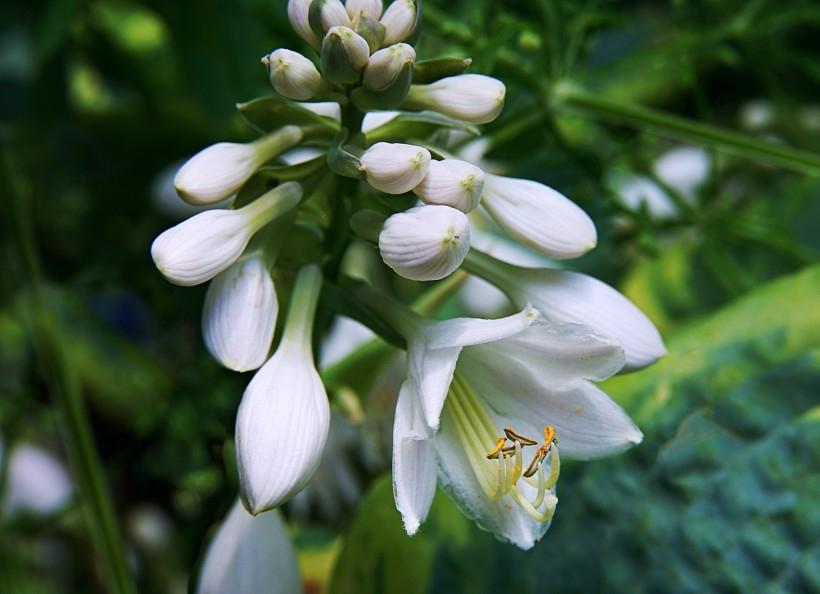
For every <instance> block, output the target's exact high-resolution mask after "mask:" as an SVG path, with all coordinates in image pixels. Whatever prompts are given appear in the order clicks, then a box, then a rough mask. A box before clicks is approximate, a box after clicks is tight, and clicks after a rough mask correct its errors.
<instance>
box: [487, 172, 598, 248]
mask: <svg viewBox="0 0 820 594" xmlns="http://www.w3.org/2000/svg"><path fill="white" fill-rule="evenodd" d="M481 204H482V205H483V206H484V208H486V209H487V212H489V213H490V215H491V216H492V217H493V219H494V220H495V222H496V223H498V226H499V227H501V228H502V229H503V230H504V231H506V232H507V233H508V234H509V235H511V236H512V237H514V238H515V239H517V240H518V241H520V242H522V243H524V244H526V245H529V246H530V247H532V248H534V249H536V250H538V251H539V252H541V253H542V254H544V255H546V256H550V257H551V258H558V259H565V258H575V257H578V256H581V255H583V254H585V253H586V252H588V251H589V250H591V249H592V248H594V247H595V244H596V243H597V241H598V235H597V233H596V231H595V224H594V223H593V222H592V220H591V219H590V218H589V216H587V214H586V213H585V212H584V211H583V210H581V209H580V208H579V207H578V206H577V205H576V204H575V203H574V202H572V201H571V200H569V199H568V198H566V197H565V196H563V195H562V194H560V193H558V192H556V191H555V190H553V189H552V188H549V187H547V186H545V185H544V184H539V183H538V182H534V181H531V180H527V179H514V178H511V177H501V176H498V175H487V176H486V178H485V182H484V194H483V196H482V199H481Z"/></svg>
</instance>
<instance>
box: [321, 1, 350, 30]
mask: <svg viewBox="0 0 820 594" xmlns="http://www.w3.org/2000/svg"><path fill="white" fill-rule="evenodd" d="M321 1H322V28H323V29H324V30H325V31H327V30H328V29H330V28H332V27H336V26H337V25H340V26H342V27H348V28H351V29H352V28H353V22H352V21H351V20H350V17H349V16H348V14H347V11H346V10H345V7H344V4H342V2H341V0H321Z"/></svg>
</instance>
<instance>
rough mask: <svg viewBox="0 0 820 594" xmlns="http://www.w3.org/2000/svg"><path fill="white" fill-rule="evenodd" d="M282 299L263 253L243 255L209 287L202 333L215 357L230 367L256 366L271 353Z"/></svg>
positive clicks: (253, 367)
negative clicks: (274, 284) (277, 295)
mask: <svg viewBox="0 0 820 594" xmlns="http://www.w3.org/2000/svg"><path fill="white" fill-rule="evenodd" d="M278 314H279V302H278V301H277V299H276V289H275V288H274V286H273V279H272V278H271V275H270V270H269V269H268V264H267V262H266V260H265V257H264V255H263V253H262V252H256V253H254V254H252V255H250V256H249V257H246V258H241V259H240V260H238V261H237V262H235V263H234V264H232V265H231V266H230V267H229V268H228V269H227V270H225V271H224V272H222V273H220V274H218V275H217V276H216V277H215V278H214V279H213V281H211V284H210V286H209V287H208V293H207V295H206V296H205V307H204V308H203V310H202V334H203V336H204V337H205V345H206V346H207V347H208V351H209V352H210V353H211V355H213V357H214V359H216V360H217V361H219V362H220V363H221V364H222V365H224V366H225V367H227V368H228V369H233V370H234V371H249V370H251V369H256V368H258V367H259V366H260V365H262V363H264V362H265V359H266V358H267V356H268V351H270V345H271V341H272V340H273V331H274V328H275V327H276V317H277V316H278Z"/></svg>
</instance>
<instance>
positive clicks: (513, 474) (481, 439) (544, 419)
mask: <svg viewBox="0 0 820 594" xmlns="http://www.w3.org/2000/svg"><path fill="white" fill-rule="evenodd" d="M368 301H370V302H371V304H373V305H374V306H375V307H377V308H380V309H381V311H382V312H384V313H385V314H386V315H387V316H393V319H394V321H395V320H396V318H397V317H401V318H402V319H401V320H400V321H399V322H398V324H399V326H400V328H401V331H402V332H403V333H404V335H405V336H406V338H407V342H408V346H407V380H406V381H405V383H404V385H403V386H402V389H401V392H400V394H399V400H398V402H397V405H396V417H395V422H394V429H393V444H394V445H393V481H394V494H395V498H396V505H397V507H398V509H399V511H400V512H401V514H402V518H403V521H404V526H405V529H406V530H407V532H408V533H409V534H413V533H415V532H416V531H417V530H418V527H419V525H420V524H421V523H422V522H423V521H424V519H425V517H426V515H427V512H428V510H429V507H430V503H431V502H432V499H433V494H434V491H435V486H436V482H438V483H439V484H441V486H442V487H443V488H444V489H445V491H446V492H447V493H448V494H449V495H450V496H451V497H452V498H453V500H454V501H455V502H456V503H457V504H458V506H459V507H460V508H461V510H462V511H463V512H464V513H465V514H466V515H467V516H469V517H471V518H473V519H474V520H475V521H476V522H477V524H478V525H479V526H480V527H482V528H484V529H485V530H489V531H490V532H492V533H493V534H494V535H495V536H496V537H498V538H500V539H502V540H506V541H508V542H511V543H513V544H516V545H517V546H519V547H521V548H530V547H531V546H533V544H534V543H535V542H536V541H537V540H538V539H540V538H541V536H543V534H544V533H545V532H546V530H547V528H548V527H549V522H550V520H551V519H552V516H553V513H554V512H555V507H556V505H557V498H556V496H555V483H556V481H557V479H558V473H559V469H560V466H559V464H560V462H559V451H560V453H561V455H563V456H567V457H570V458H579V459H591V458H598V457H601V456H607V455H610V454H613V453H616V452H620V451H622V450H624V449H626V448H628V447H630V446H631V445H633V444H636V443H639V442H640V441H641V438H642V436H641V432H640V431H639V430H638V429H637V427H635V425H634V424H633V423H632V421H631V420H630V419H629V417H628V416H627V415H626V413H624V412H623V410H622V409H621V408H620V407H619V406H618V405H617V404H616V403H615V402H613V401H612V400H611V399H610V398H609V397H608V396H607V395H606V394H605V393H604V392H602V391H601V390H599V389H598V388H597V387H596V386H595V385H594V384H593V383H591V380H601V379H604V378H606V377H609V376H610V375H612V374H613V373H615V372H616V371H618V370H619V369H620V368H621V366H622V365H623V363H624V356H623V352H622V350H621V349H620V347H619V346H618V344H617V342H616V341H614V340H612V339H610V338H607V337H603V336H601V335H598V334H596V333H594V332H592V331H591V330H590V329H589V328H587V327H585V326H580V325H574V324H558V325H555V324H549V323H546V322H545V321H543V320H542V319H540V317H539V313H538V311H536V310H535V309H533V308H530V307H527V308H525V309H524V310H522V311H521V312H520V313H518V314H515V315H512V316H509V317H506V318H502V319H498V320H476V319H469V318H462V319H454V320H447V321H443V322H434V321H425V320H422V319H420V318H418V317H416V316H414V315H413V314H411V313H410V312H409V311H407V310H402V309H401V306H400V305H397V304H394V303H389V304H384V303H381V304H376V303H375V300H374V299H372V298H369V299H368Z"/></svg>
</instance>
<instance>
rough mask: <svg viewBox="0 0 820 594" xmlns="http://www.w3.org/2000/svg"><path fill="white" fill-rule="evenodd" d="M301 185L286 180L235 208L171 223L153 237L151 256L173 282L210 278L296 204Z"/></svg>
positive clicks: (185, 283)
mask: <svg viewBox="0 0 820 594" xmlns="http://www.w3.org/2000/svg"><path fill="white" fill-rule="evenodd" d="M301 197H302V187H301V186H300V185H299V184H298V183H296V182H288V183H285V184H282V185H281V186H278V187H276V188H274V189H273V190H271V191H269V192H267V193H266V194H264V195H262V196H260V197H259V198H257V199H256V200H254V201H253V202H251V203H250V204H248V205H247V206H245V207H243V208H240V209H238V210H222V209H218V210H209V211H206V212H202V213H199V214H197V215H194V216H193V217H191V218H190V219H188V220H186V221H183V222H181V223H180V224H178V225H176V226H175V227H171V228H170V229H168V230H167V231H165V232H164V233H162V234H161V235H160V236H159V237H157V238H156V239H155V240H154V243H153V244H152V245H151V257H152V258H153V259H154V263H155V264H156V266H157V268H159V270H160V272H162V274H163V275H165V277H166V278H167V279H168V280H169V281H171V282H172V283H174V284H177V285H182V286H192V285H198V284H200V283H204V282H206V281H209V280H211V279H212V278H213V277H215V276H216V275H217V274H219V273H220V272H222V271H223V270H225V269H226V268H227V267H228V266H230V265H231V264H233V263H234V262H236V260H237V259H238V258H239V256H241V255H242V252H243V251H245V247H246V246H247V245H248V241H250V239H251V237H252V236H253V234H254V233H256V232H257V231H258V230H259V229H261V228H262V227H264V226H265V225H267V224H268V223H269V222H270V221H272V220H273V219H275V218H276V217H278V216H281V215H282V214H284V213H285V212H287V211H288V210H290V209H291V208H293V207H294V206H296V205H297V204H298V203H299V200H300V199H301Z"/></svg>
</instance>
